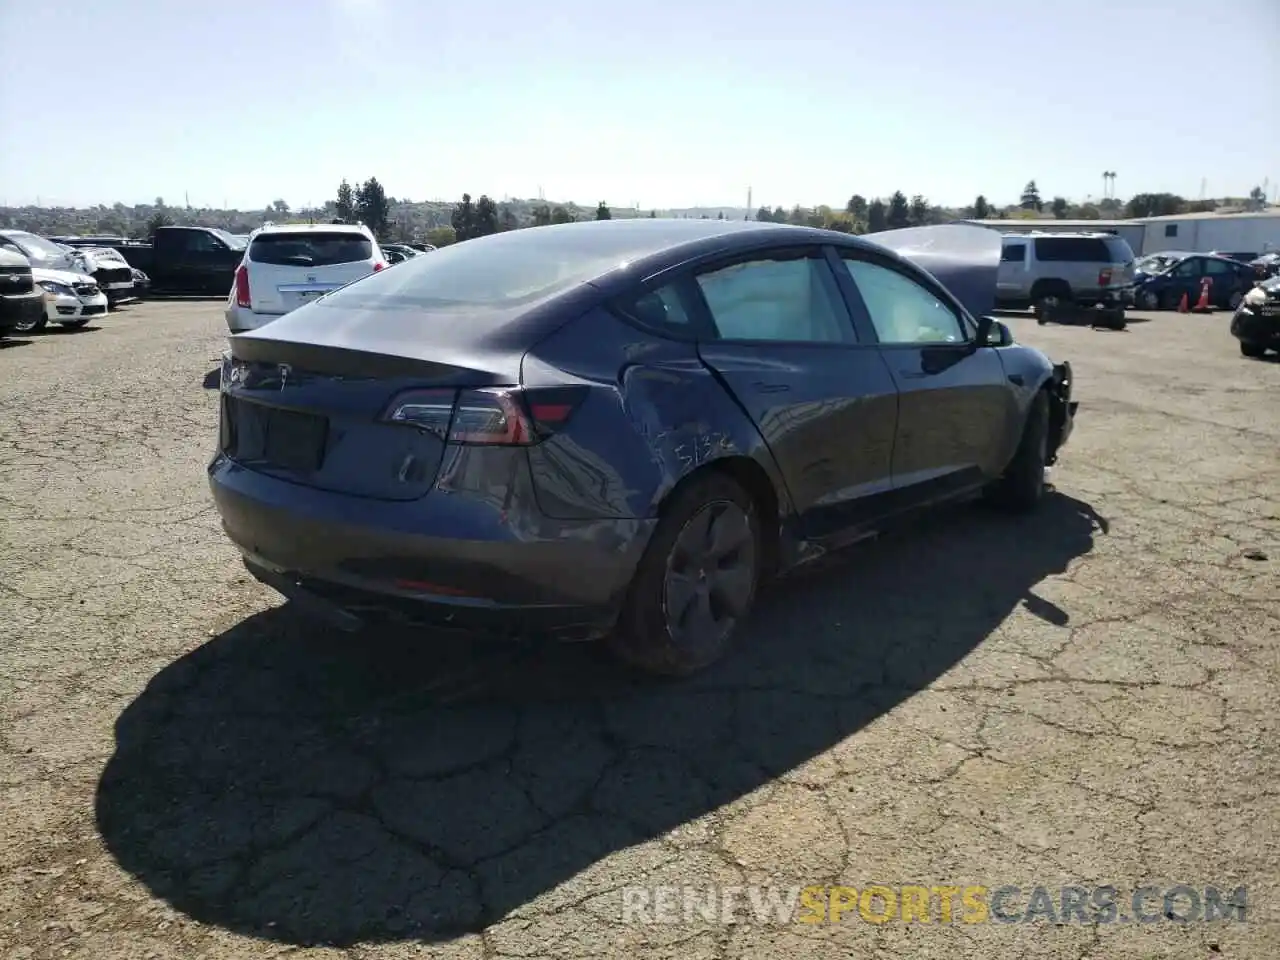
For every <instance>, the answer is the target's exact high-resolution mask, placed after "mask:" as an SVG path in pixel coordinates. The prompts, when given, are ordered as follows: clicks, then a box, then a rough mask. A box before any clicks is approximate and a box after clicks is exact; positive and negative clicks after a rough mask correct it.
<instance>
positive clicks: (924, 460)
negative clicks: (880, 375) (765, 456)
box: [841, 249, 1016, 504]
mask: <svg viewBox="0 0 1280 960" xmlns="http://www.w3.org/2000/svg"><path fill="white" fill-rule="evenodd" d="M841 261H842V263H843V264H844V267H845V269H846V271H847V272H848V277H849V280H850V281H852V283H851V284H850V292H849V296H850V298H851V301H852V302H853V309H854V312H855V317H856V316H857V313H858V312H859V311H865V312H866V314H867V317H868V319H869V321H870V325H871V327H872V328H873V329H874V332H875V336H876V338H877V340H878V342H879V348H880V351H881V354H882V356H883V357H884V359H885V361H886V363H887V365H888V368H889V371H890V373H891V375H892V376H893V379H894V383H895V385H896V386H897V388H898V398H899V399H898V428H897V432H896V435H895V438H894V446H893V458H892V466H893V482H894V488H895V490H897V491H899V492H901V493H902V494H903V497H902V499H903V501H904V504H910V503H914V502H917V501H922V502H923V501H929V500H934V499H939V498H945V497H948V496H952V495H955V494H959V493H962V492H964V491H967V490H970V489H973V488H975V487H977V486H979V485H981V484H982V483H985V482H986V481H987V480H989V479H991V478H992V477H995V476H997V475H998V474H999V473H1000V472H1001V471H1003V469H1004V467H1005V465H1006V462H1007V459H1008V456H1009V454H1010V453H1011V451H1010V450H1008V449H1007V446H1008V444H1007V439H1006V438H1007V437H1008V436H1009V435H1010V429H1009V428H1010V426H1011V425H1012V424H1013V422H1014V418H1015V417H1016V404H1015V402H1014V397H1013V393H1012V391H1011V390H1010V382H1009V378H1007V377H1006V375H1005V370H1004V363H1003V361H1002V360H1001V358H1000V354H999V351H998V350H997V349H996V348H994V347H989V346H981V347H979V346H977V345H976V344H975V343H974V337H975V335H976V332H977V330H976V324H974V323H973V321H972V320H971V319H970V318H969V317H968V315H967V314H965V313H964V311H963V309H962V308H961V307H960V305H959V303H958V302H956V301H955V299H954V298H953V297H951V296H950V295H948V294H947V293H946V292H945V291H944V290H943V289H942V288H941V287H940V286H938V285H937V284H936V282H934V281H932V278H930V277H929V276H928V275H927V274H925V273H923V272H921V271H915V270H908V269H906V268H904V267H903V266H902V264H901V263H898V262H895V261H893V260H890V259H888V258H884V257H880V256H879V255H877V254H875V253H872V252H869V251H863V250H853V249H843V250H841Z"/></svg>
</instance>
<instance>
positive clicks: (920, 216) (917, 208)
mask: <svg viewBox="0 0 1280 960" xmlns="http://www.w3.org/2000/svg"><path fill="white" fill-rule="evenodd" d="M909 216H910V217H911V226H913V227H923V226H925V225H927V224H928V223H929V220H930V218H931V216H932V211H930V209H929V201H928V200H926V199H925V198H924V197H923V196H921V195H920V194H918V193H917V194H916V195H915V196H914V197H912V198H911V212H910V214H909Z"/></svg>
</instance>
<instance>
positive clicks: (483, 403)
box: [382, 387, 587, 446]
mask: <svg viewBox="0 0 1280 960" xmlns="http://www.w3.org/2000/svg"><path fill="white" fill-rule="evenodd" d="M586 391H587V388H586V387H538V388H532V389H521V388H519V387H485V388H482V389H478V390H409V391H407V392H405V393H402V394H400V395H399V396H397V397H396V398H395V399H394V400H392V401H391V404H390V405H389V406H388V407H387V409H386V412H385V413H384V414H383V415H382V419H383V420H384V421H386V422H388V423H403V424H406V425H408V426H412V427H417V428H418V429H419V430H426V431H428V432H429V433H434V434H435V435H436V436H438V437H440V439H442V440H445V441H447V442H449V443H461V444H487V445H498V446H530V445H532V444H535V443H538V442H539V441H540V440H543V439H545V438H546V437H548V436H550V435H551V434H552V433H554V432H555V431H556V430H558V429H559V428H561V427H563V426H564V425H565V424H566V423H568V422H569V418H570V417H572V416H573V412H574V411H575V410H576V409H577V408H578V406H579V404H581V403H582V400H583V398H585V397H586Z"/></svg>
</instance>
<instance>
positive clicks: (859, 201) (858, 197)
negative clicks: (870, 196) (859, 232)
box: [844, 193, 867, 220]
mask: <svg viewBox="0 0 1280 960" xmlns="http://www.w3.org/2000/svg"><path fill="white" fill-rule="evenodd" d="M844 212H845V213H847V214H849V216H850V217H852V218H853V219H854V220H866V219H867V198H866V197H864V196H863V195H862V194H860V193H855V194H854V195H853V196H852V197H850V198H849V202H848V203H846V204H845V205H844Z"/></svg>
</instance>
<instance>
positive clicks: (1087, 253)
mask: <svg viewBox="0 0 1280 960" xmlns="http://www.w3.org/2000/svg"><path fill="white" fill-rule="evenodd" d="M1034 242H1035V245H1036V259H1037V260H1042V261H1055V260H1056V261H1064V260H1065V261H1071V262H1074V263H1110V262H1111V254H1110V253H1109V252H1108V251H1107V244H1106V241H1104V240H1102V239H1101V238H1100V237H1037V238H1036V239H1035V241H1034Z"/></svg>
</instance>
